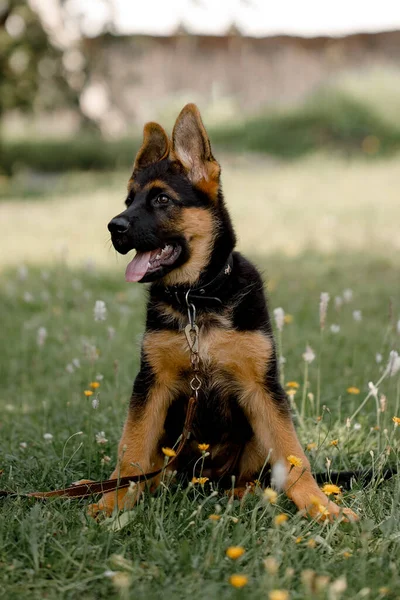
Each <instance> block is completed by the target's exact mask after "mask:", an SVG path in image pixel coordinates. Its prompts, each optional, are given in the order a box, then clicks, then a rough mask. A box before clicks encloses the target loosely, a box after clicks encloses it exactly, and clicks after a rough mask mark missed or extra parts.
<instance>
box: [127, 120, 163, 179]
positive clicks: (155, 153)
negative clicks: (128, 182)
mask: <svg viewBox="0 0 400 600" xmlns="http://www.w3.org/2000/svg"><path fill="white" fill-rule="evenodd" d="M169 151H170V142H169V139H168V136H167V134H166V133H165V131H164V129H163V128H162V127H161V125H159V124H158V123H146V125H145V126H144V129H143V144H142V146H141V147H140V149H139V152H138V153H137V155H136V158H135V164H134V165H133V173H136V172H137V171H140V170H141V169H145V168H146V167H149V166H150V165H152V164H154V163H156V162H159V161H160V160H163V158H167V156H168V154H169Z"/></svg>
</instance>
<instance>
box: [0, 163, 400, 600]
mask: <svg viewBox="0 0 400 600" xmlns="http://www.w3.org/2000/svg"><path fill="white" fill-rule="evenodd" d="M221 162H222V165H223V181H224V190H225V193H226V198H227V201H228V205H229V207H230V210H231V212H232V215H233V217H234V221H235V223H236V225H237V229H238V234H239V240H240V248H241V249H242V250H243V251H244V252H245V253H246V254H247V255H250V256H252V257H253V259H254V260H255V262H256V263H257V265H258V266H259V267H260V269H261V270H262V271H263V273H264V276H265V279H266V281H267V282H268V289H269V293H270V299H271V310H273V309H274V308H276V307H279V306H282V307H283V308H284V309H285V311H286V313H288V314H289V315H291V317H292V319H290V317H289V319H287V320H288V321H291V322H290V323H289V322H288V323H287V324H285V326H284V330H283V336H282V347H281V351H282V353H283V355H284V357H285V359H286V362H285V365H284V376H285V380H286V381H291V380H292V381H297V382H298V383H299V385H300V388H299V390H298V391H297V392H296V395H295V397H294V401H295V404H296V406H297V407H298V408H299V409H301V405H302V398H303V395H304V397H305V400H306V410H305V418H304V427H302V426H301V425H300V424H299V423H298V431H299V435H300V438H301V441H302V443H303V445H304V446H305V447H306V446H307V444H310V443H315V444H316V446H317V447H316V448H314V449H312V450H311V451H308V454H309V456H310V459H311V462H312V465H313V467H314V468H315V470H317V471H319V472H322V473H326V468H327V463H326V459H327V458H329V460H331V461H332V462H331V469H336V470H340V469H347V468H351V469H358V468H369V467H373V469H374V477H373V480H372V481H371V482H370V483H369V484H368V485H366V486H364V487H363V485H362V484H361V482H360V483H357V484H355V485H354V486H353V488H352V489H351V490H349V491H347V492H345V493H344V494H343V503H344V504H345V505H347V506H350V507H351V508H353V510H355V511H357V512H358V513H359V514H360V516H361V521H360V523H358V524H356V525H350V524H338V523H335V524H329V523H323V524H318V523H314V522H310V521H307V520H305V519H303V518H300V517H299V516H298V515H296V511H295V509H294V506H293V505H292V504H291V503H290V502H289V501H288V500H286V499H285V498H284V497H283V496H280V497H279V500H278V504H277V505H276V506H272V505H270V504H268V503H267V504H266V503H265V502H264V501H263V499H262V498H261V497H260V494H256V495H255V496H248V498H247V500H246V502H244V503H240V502H239V501H234V502H233V503H230V502H228V500H227V497H226V496H225V495H224V494H219V495H214V494H213V492H212V490H211V489H210V488H209V487H208V486H205V487H204V488H202V487H201V486H195V487H189V488H188V487H187V486H186V485H184V484H183V483H181V484H178V485H172V484H169V483H168V482H166V485H165V486H164V487H163V488H162V491H161V493H160V494H158V495H157V496H154V497H146V498H145V499H144V502H143V503H142V504H140V505H139V506H138V507H137V508H136V509H135V510H134V511H133V512H132V513H131V514H129V515H127V516H124V517H121V518H119V519H115V520H111V521H108V522H104V523H102V524H97V523H95V522H93V521H92V520H91V519H89V518H88V517H87V516H86V506H87V502H86V501H67V500H53V501H49V502H46V503H41V502H34V501H32V500H28V499H26V498H23V497H19V498H13V499H0V515H1V516H0V583H1V585H0V598H1V597H4V598H7V599H11V600H14V599H17V598H18V599H19V598H21V597H26V596H29V597H31V598H32V599H39V598H40V599H42V598H47V599H50V600H52V599H56V598H57V599H59V598H63V599H64V598H65V599H74V598H78V597H84V598H85V600H86V599H96V600H97V599H101V598H122V599H125V598H130V597H134V598H137V599H139V600H140V599H142V598H143V599H145V598H146V599H147V598H151V599H158V598H160V599H161V598H162V599H163V600H166V599H169V598H185V599H186V598H189V597H192V596H198V597H200V596H201V597H203V598H215V597H219V598H229V599H230V598H232V599H233V600H238V599H239V598H245V597H248V596H249V595H251V596H252V597H254V598H255V599H256V600H257V599H258V598H260V600H261V598H262V599H265V598H268V595H269V593H270V592H271V591H272V590H274V589H283V590H289V592H290V598H291V600H303V599H314V598H318V599H326V600H336V599H339V598H340V597H342V598H357V599H358V598H359V599H361V598H373V599H381V598H382V599H383V598H397V597H398V590H399V588H400V575H399V572H400V559H399V557H400V552H399V550H400V548H399V544H400V509H399V506H400V502H399V500H400V484H399V479H398V477H396V478H393V479H392V480H391V481H388V482H385V483H380V481H379V479H380V475H381V473H382V470H384V468H385V464H387V463H390V464H392V465H396V464H397V465H398V463H399V436H400V430H399V428H395V427H394V423H393V421H392V417H393V416H395V415H397V416H400V414H399V402H400V389H399V386H400V381H399V375H397V377H390V378H389V377H387V378H385V379H384V381H383V382H382V384H381V385H380V386H379V394H384V395H385V396H386V398H387V408H386V410H385V412H377V410H376V403H375V400H374V398H369V399H368V400H367V402H366V404H365V407H364V408H363V410H362V411H361V412H360V413H359V414H358V415H357V417H356V418H355V419H354V420H353V421H352V423H351V426H350V428H347V427H346V419H347V418H348V417H349V416H351V415H352V414H353V413H354V411H355V410H356V409H357V407H359V406H360V405H361V403H362V402H363V399H364V398H365V397H366V395H367V394H368V391H369V388H368V382H370V381H372V382H375V383H376V382H377V381H378V379H379V378H380V377H381V375H382V372H383V370H384V368H385V365H386V362H387V360H388V355H389V352H390V350H392V349H393V350H397V351H399V350H400V334H399V332H398V326H397V322H398V320H399V319H400V299H399V283H400V273H399V260H398V249H399V245H398V225H397V224H398V222H399V219H400V213H399V210H400V208H399V203H398V197H397V193H396V190H397V189H398V188H399V185H400V181H399V173H400V169H399V157H398V156H393V157H392V158H391V159H390V160H386V161H379V160H377V161H374V162H373V163H367V162H365V161H357V160H354V159H352V160H350V161H345V160H344V159H343V158H340V157H337V156H336V157H330V156H326V155H325V156H323V155H319V156H313V157H309V158H304V159H302V160H300V161H297V162H295V163H290V162H289V163H286V162H285V163H284V162H280V161H271V160H266V159H260V160H257V159H255V158H254V157H251V158H249V157H246V156H244V157H241V158H240V159H239V158H237V157H235V158H233V157H232V158H230V159H229V160H226V159H223V160H222V161H221ZM127 176H128V172H124V173H121V172H115V173H112V174H110V173H107V172H104V173H101V174H100V173H93V172H92V173H84V174H77V173H75V174H69V175H63V176H61V177H58V176H52V179H51V184H50V185H49V180H47V179H46V178H44V180H43V181H39V182H38V188H37V191H36V192H35V197H33V195H32V193H31V192H30V190H27V189H25V188H24V186H23V182H22V183H21V181H19V182H18V181H17V182H16V183H15V185H16V186H17V187H18V186H20V187H19V188H18V190H17V188H13V190H17V191H16V193H15V194H14V192H13V191H12V190H9V193H8V195H6V197H5V200H4V201H3V202H2V204H1V205H0V220H1V222H2V223H3V224H4V225H3V232H2V236H1V238H0V253H1V255H2V265H1V266H2V269H1V272H0V320H1V323H0V330H1V332H2V339H3V340H5V342H3V344H2V345H1V348H0V415H1V416H0V470H2V471H3V474H2V475H1V476H0V488H7V489H10V490H19V491H30V490H37V489H54V488H55V487H58V486H62V485H64V484H65V483H70V482H72V481H75V480H78V479H80V478H87V477H92V478H103V477H107V476H108V475H109V474H110V473H111V471H112V468H113V465H114V461H115V458H116V447H117V443H118V439H119V436H120V432H121V427H122V423H123V420H124V416H125V412H126V407H127V401H128V398H129V394H130V391H131V386H132V380H133V377H134V375H135V373H136V372H137V369H138V366H139V345H140V336H141V334H142V332H143V323H144V290H143V288H142V287H141V286H139V285H127V284H125V282H124V279H123V272H124V263H125V260H124V259H123V260H117V259H116V258H115V255H114V253H113V252H111V251H109V249H108V240H107V237H108V236H107V232H106V228H105V224H106V223H107V221H108V220H109V218H110V217H111V216H113V215H114V214H116V213H117V212H118V211H119V210H120V209H121V208H122V201H123V196H124V186H125V181H126V179H127ZM11 185H12V186H14V183H12V184H11ZM16 224H17V225H18V228H17V234H16ZM37 232H40V235H38V233H37ZM84 264H85V265H86V266H85V267H83V266H82V265H84ZM24 265H26V266H24ZM345 289H351V290H352V291H353V299H352V300H351V301H350V302H348V303H346V302H345V303H343V305H342V307H341V308H340V309H337V308H335V301H334V298H335V297H336V296H340V297H342V298H343V296H344V294H343V292H344V290H345ZM321 291H327V292H329V293H330V295H331V301H330V304H329V308H328V318H327V325H326V328H325V331H324V334H323V336H321V333H320V328H319V316H318V304H319V297H320V292H321ZM98 299H101V300H103V301H105V302H106V305H107V320H106V321H105V322H95V321H94V317H93V308H94V304H95V301H96V300H98ZM357 310H360V311H362V321H360V322H359V321H356V320H354V317H353V312H354V311H357ZM331 325H339V326H340V331H339V332H337V333H334V332H333V331H331ZM40 328H45V329H46V332H47V337H46V339H45V340H44V343H43V345H42V346H40V345H38V333H39V330H40ZM110 328H111V329H110ZM336 329H337V328H336ZM307 344H309V345H310V346H311V347H312V348H313V350H314V351H315V353H316V359H315V360H314V361H313V363H311V364H310V365H309V371H308V376H307V381H308V386H307V387H306V388H305V387H304V376H305V364H304V361H303V358H302V355H303V353H304V351H305V348H306V345H307ZM376 354H380V355H382V362H380V363H378V362H377V360H376ZM99 375H100V376H101V377H102V378H101V381H100V388H99V389H98V391H97V392H96V397H97V399H98V400H99V406H98V408H97V409H94V408H93V406H92V400H93V398H94V396H91V397H89V398H87V397H85V395H84V390H85V389H88V386H89V384H90V382H92V381H94V380H96V378H97V377H98V376H99ZM318 381H319V382H320V390H321V402H320V405H321V410H320V413H319V414H317V411H316V398H317V395H318ZM351 386H353V387H357V388H358V389H359V390H360V393H359V394H355V395H354V394H349V393H348V392H347V389H348V388H349V387H351ZM308 393H312V394H313V395H314V403H312V402H311V400H310V399H309V397H308V396H307V394H308ZM318 416H322V419H321V420H318V419H317V418H316V417H318ZM378 420H379V429H377V428H376V426H377V424H378ZM354 425H356V427H354ZM79 432H82V434H80V433H79ZM99 432H104V435H105V438H106V440H107V442H106V443H105V444H98V443H97V441H96V434H97V433H99ZM46 433H47V434H51V435H52V436H53V437H52V439H50V440H49V439H45V437H44V435H45V434H46ZM46 437H48V436H46ZM336 439H337V440H338V444H337V446H335V445H331V442H332V441H333V440H336ZM21 444H22V445H21ZM371 453H372V454H371ZM105 457H110V462H107V461H108V458H106V459H105ZM104 459H105V460H104ZM328 479H329V476H328V475H326V480H328ZM280 513H284V514H286V515H287V516H288V520H287V521H286V522H285V523H283V524H282V525H281V526H277V525H276V524H275V522H274V518H275V516H276V515H278V514H280ZM213 514H216V515H217V516H219V517H220V518H219V519H218V520H210V519H209V518H208V517H209V516H210V515H213ZM299 538H301V539H299ZM231 545H240V546H243V547H244V548H245V553H244V554H243V556H242V557H241V558H239V559H238V560H237V561H236V562H233V560H232V559H229V558H228V557H227V556H226V555H225V552H226V549H227V548H228V547H229V546H231ZM265 559H269V560H268V561H267V562H266V563H264V561H265ZM271 559H273V560H271ZM274 561H275V562H274ZM234 573H239V574H243V575H246V576H247V577H248V583H247V585H246V586H245V587H244V588H243V589H241V590H240V589H235V588H234V587H233V586H232V585H231V584H230V583H229V577H230V576H231V575H232V574H234ZM326 578H329V579H326ZM344 580H345V582H346V585H347V589H346V590H345V591H343V592H340V587H341V586H342V587H343V582H344Z"/></svg>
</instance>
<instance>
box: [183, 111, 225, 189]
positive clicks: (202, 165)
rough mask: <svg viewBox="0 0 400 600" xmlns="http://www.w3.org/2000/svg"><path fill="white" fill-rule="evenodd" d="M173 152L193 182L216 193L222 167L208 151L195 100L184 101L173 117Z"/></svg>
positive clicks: (208, 144) (208, 143) (206, 139)
mask: <svg viewBox="0 0 400 600" xmlns="http://www.w3.org/2000/svg"><path fill="white" fill-rule="evenodd" d="M172 152H173V155H174V158H176V159H177V160H179V162H181V163H182V165H183V166H184V168H185V169H186V171H187V174H188V177H189V179H190V181H191V182H192V183H193V185H195V186H196V187H199V188H200V189H202V190H203V191H204V192H205V193H208V194H210V195H211V196H213V197H216V196H217V194H218V187H219V176H220V172H221V169H220V166H219V164H218V163H217V161H216V160H215V158H214V156H213V154H212V152H211V145H210V140H209V139H208V135H207V132H206V129H205V127H204V125H203V121H202V120H201V116H200V111H199V109H198V108H197V106H196V105H195V104H187V105H186V106H185V107H184V108H183V109H182V111H181V113H180V114H179V116H178V118H177V120H176V123H175V126H174V130H173V132H172Z"/></svg>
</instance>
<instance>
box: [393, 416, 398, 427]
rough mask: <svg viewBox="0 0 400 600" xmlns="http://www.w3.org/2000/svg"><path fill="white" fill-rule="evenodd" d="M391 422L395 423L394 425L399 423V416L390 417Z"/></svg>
mask: <svg viewBox="0 0 400 600" xmlns="http://www.w3.org/2000/svg"><path fill="white" fill-rule="evenodd" d="M392 421H393V423H395V424H396V425H400V417H393V418H392Z"/></svg>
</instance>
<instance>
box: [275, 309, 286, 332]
mask: <svg viewBox="0 0 400 600" xmlns="http://www.w3.org/2000/svg"><path fill="white" fill-rule="evenodd" d="M274 317H275V324H276V327H277V329H278V331H282V329H283V325H284V322H285V311H284V310H283V308H281V307H278V308H275V309H274Z"/></svg>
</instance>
